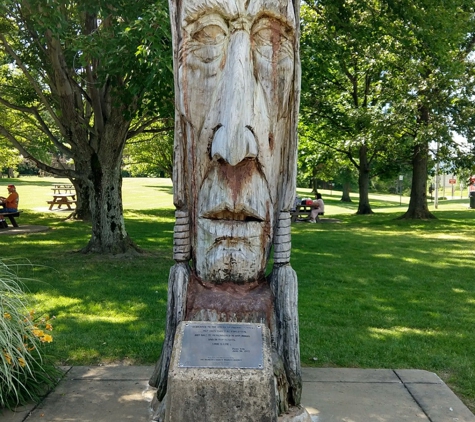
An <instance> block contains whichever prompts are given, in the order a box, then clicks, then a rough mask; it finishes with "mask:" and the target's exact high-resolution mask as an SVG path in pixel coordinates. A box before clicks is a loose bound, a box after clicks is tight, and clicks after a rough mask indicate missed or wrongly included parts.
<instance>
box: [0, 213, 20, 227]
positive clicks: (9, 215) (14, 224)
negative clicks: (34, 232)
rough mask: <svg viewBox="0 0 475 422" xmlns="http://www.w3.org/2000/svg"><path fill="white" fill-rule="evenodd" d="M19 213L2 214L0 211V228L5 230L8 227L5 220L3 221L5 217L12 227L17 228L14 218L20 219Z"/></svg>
mask: <svg viewBox="0 0 475 422" xmlns="http://www.w3.org/2000/svg"><path fill="white" fill-rule="evenodd" d="M20 213H21V211H17V212H5V213H2V211H1V210H0V220H2V221H1V226H0V228H4V229H6V228H7V227H8V223H7V220H5V217H6V218H8V219H9V220H10V223H11V224H12V226H13V227H18V223H17V222H16V220H15V217H20Z"/></svg>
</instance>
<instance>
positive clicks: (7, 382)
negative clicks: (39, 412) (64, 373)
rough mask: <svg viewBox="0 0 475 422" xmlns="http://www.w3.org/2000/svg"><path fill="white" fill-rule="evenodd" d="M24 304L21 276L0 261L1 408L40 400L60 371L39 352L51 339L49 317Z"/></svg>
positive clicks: (26, 303)
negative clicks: (41, 315)
mask: <svg viewBox="0 0 475 422" xmlns="http://www.w3.org/2000/svg"><path fill="white" fill-rule="evenodd" d="M27 305H28V301H27V298H26V295H25V293H24V291H23V290H22V284H21V282H20V280H19V279H18V277H17V276H16V274H14V273H13V272H12V271H11V270H10V269H9V267H8V266H7V265H6V264H5V263H4V262H2V261H0V409H1V408H3V407H6V408H10V409H11V408H14V407H16V406H18V405H21V404H25V403H26V402H28V401H30V400H33V401H39V400H40V398H41V397H42V396H43V395H44V393H45V392H46V391H47V389H48V388H51V387H53V386H54V385H55V384H56V382H57V381H58V379H59V378H58V377H59V376H60V374H61V371H60V370H59V369H57V368H56V367H55V366H54V365H53V364H52V363H51V361H50V359H48V358H46V357H45V356H43V355H42V348H43V347H44V345H45V343H49V342H51V341H53V337H52V335H51V332H52V330H53V326H52V324H51V319H50V318H49V317H48V316H43V317H37V316H36V315H35V312H34V311H32V310H31V311H28V308H27Z"/></svg>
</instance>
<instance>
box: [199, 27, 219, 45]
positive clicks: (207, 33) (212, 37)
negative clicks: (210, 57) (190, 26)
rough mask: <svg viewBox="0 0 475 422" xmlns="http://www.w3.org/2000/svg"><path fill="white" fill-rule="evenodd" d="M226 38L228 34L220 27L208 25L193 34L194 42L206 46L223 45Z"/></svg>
mask: <svg viewBox="0 0 475 422" xmlns="http://www.w3.org/2000/svg"><path fill="white" fill-rule="evenodd" d="M225 38H226V32H225V31H224V29H223V28H222V27H221V26H219V25H208V26H206V27H204V28H202V29H201V30H199V31H197V32H195V33H194V34H193V40H194V41H196V42H198V43H200V44H205V45H217V44H221V43H222V42H223V41H224V40H225Z"/></svg>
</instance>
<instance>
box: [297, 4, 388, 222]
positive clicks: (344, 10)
mask: <svg viewBox="0 0 475 422" xmlns="http://www.w3.org/2000/svg"><path fill="white" fill-rule="evenodd" d="M302 18H303V31H302V69H303V76H302V107H301V118H302V120H303V121H304V122H305V127H306V128H307V131H306V137H307V139H308V138H311V135H310V134H311V133H312V132H313V133H314V134H315V135H314V136H313V140H314V141H315V142H316V143H318V144H320V145H321V148H326V149H328V148H330V149H332V150H333V154H334V155H336V156H338V155H339V156H344V157H345V158H344V159H345V161H347V162H350V163H352V165H353V166H354V167H355V168H356V169H357V171H358V187H359V204H358V211H357V213H358V214H370V213H372V210H371V206H370V203H369V185H370V179H371V176H372V173H374V171H373V166H374V162H375V161H376V160H379V161H381V160H383V161H388V162H392V161H394V159H395V158H394V157H395V151H394V147H395V145H396V144H395V142H394V138H393V137H391V136H390V134H389V133H388V131H383V130H381V126H382V125H383V124H384V123H385V122H386V117H385V115H386V107H387V93H386V91H387V88H386V85H385V83H384V79H385V70H386V69H387V68H388V67H391V66H392V61H393V60H394V51H395V50H396V49H397V45H396V44H397V43H396V41H395V40H394V39H393V38H391V37H389V36H385V35H384V34H382V33H381V27H382V26H383V25H384V24H385V15H384V10H383V9H382V8H381V7H380V2H379V1H378V0H374V1H366V2H361V1H360V2H358V1H356V2H354V1H338V2H334V1H325V0H324V1H307V2H306V4H305V5H304V6H303V8H302Z"/></svg>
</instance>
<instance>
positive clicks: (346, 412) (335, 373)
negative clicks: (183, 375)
mask: <svg viewBox="0 0 475 422" xmlns="http://www.w3.org/2000/svg"><path fill="white" fill-rule="evenodd" d="M66 370H67V371H68V372H67V374H66V376H65V378H64V379H63V380H62V381H61V382H60V383H59V385H58V386H57V387H56V388H55V390H54V391H53V392H51V393H50V394H49V395H48V396H47V397H46V398H45V400H44V401H43V402H42V403H40V404H39V405H38V406H36V407H34V406H26V407H23V408H21V409H18V410H17V412H5V411H4V412H3V413H2V414H0V421H1V422H60V421H61V422H122V421H124V422H126V421H134V422H147V421H149V419H150V416H151V413H150V411H149V402H150V401H151V399H152V397H153V393H154V391H153V389H150V388H148V385H147V381H148V378H149V377H150V375H151V373H152V370H153V368H152V367H150V366H98V367H85V366H76V367H72V368H66ZM302 371H303V396H302V404H303V405H304V406H305V407H306V408H307V410H308V411H309V413H310V414H311V415H312V420H313V421H314V422H424V421H426V422H427V421H429V422H475V416H474V415H473V414H472V413H471V412H470V411H469V410H468V408H467V407H466V406H465V405H464V404H463V403H462V402H461V401H460V400H459V399H458V397H457V396H456V395H455V394H454V393H453V392H452V391H451V390H450V389H449V388H448V387H447V385H445V384H444V383H443V382H442V381H441V380H440V378H439V377H438V376H437V375H436V374H434V373H431V372H427V371H420V370H412V369H411V370H406V369H402V370H391V369H334V368H303V370H302ZM183 422H194V421H183ZM223 422H226V421H223Z"/></svg>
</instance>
